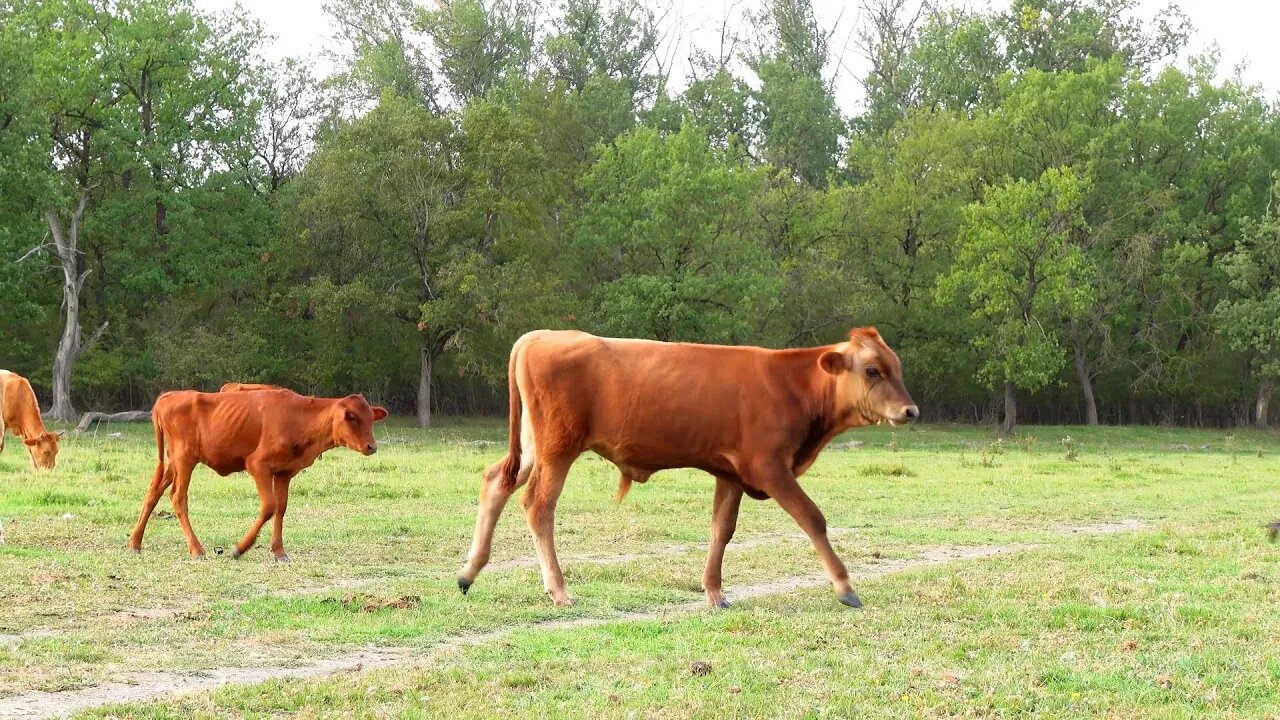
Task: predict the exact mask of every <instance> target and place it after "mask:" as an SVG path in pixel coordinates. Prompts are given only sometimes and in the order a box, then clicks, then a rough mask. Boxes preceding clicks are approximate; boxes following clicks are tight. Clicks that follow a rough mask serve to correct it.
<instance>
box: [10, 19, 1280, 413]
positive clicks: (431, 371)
mask: <svg viewBox="0 0 1280 720" xmlns="http://www.w3.org/2000/svg"><path fill="white" fill-rule="evenodd" d="M1136 7H1137V2H1136V0H1014V2H1013V4H1012V5H1011V6H1010V7H1008V8H1007V9H1003V10H995V11H989V12H972V11H968V10H956V9H933V8H930V7H927V6H926V7H924V8H922V9H919V11H918V12H917V5H916V4H913V3H907V2H906V0H868V3H867V4H866V6H865V7H864V8H863V9H862V13H861V17H862V19H863V24H862V25H861V26H860V27H859V28H858V30H857V34H856V38H855V42H854V43H853V44H852V45H851V46H850V47H849V48H844V47H843V46H842V45H841V44H840V43H839V42H834V40H835V39H836V38H837V36H836V35H835V31H834V30H833V29H831V28H828V27H824V26H822V25H821V24H820V23H819V22H818V21H817V20H816V19H815V17H814V13H813V9H812V7H811V5H810V2H809V0H765V2H764V3H763V5H761V6H759V7H757V8H755V9H754V10H749V11H746V12H743V13H741V14H740V15H738V16H734V17H730V18H726V22H725V26H724V32H722V33H720V34H719V35H720V38H721V42H720V43H719V44H718V46H717V47H713V48H695V49H694V50H693V51H692V52H691V53H690V54H689V56H688V57H687V58H684V57H681V58H678V59H677V58H675V57H673V52H672V47H673V46H672V44H671V43H672V38H671V37H670V36H667V35H664V33H663V26H662V23H660V22H659V16H658V13H659V12H660V11H659V10H658V9H656V8H652V7H648V6H646V5H643V4H640V3H638V2H636V1H635V0H564V1H563V2H562V4H561V5H560V6H559V7H558V8H555V9H554V10H547V9H544V8H542V7H541V6H540V5H539V4H537V3H534V2H532V1H531V0H445V1H444V2H440V3H435V2H432V3H422V4H418V3H415V2H413V1H412V0H332V2H330V3H328V4H327V5H326V7H325V10H326V12H327V13H328V16H329V18H330V20H331V25H332V28H333V31H334V38H333V41H332V43H331V48H332V52H333V55H334V57H335V58H336V67H337V70H336V72H334V73H333V74H332V75H330V76H327V77H317V76H316V73H315V71H314V70H313V69H312V66H310V65H309V64H308V63H307V62H305V61H288V62H285V63H280V64H273V63H268V62H265V61H263V60H262V59H261V50H262V48H263V46H264V37H263V33H262V30H261V29H260V28H259V27H258V26H257V25H256V24H255V23H254V22H253V21H252V20H251V19H249V18H246V17H243V16H236V15H210V14H207V13H204V12H201V11H199V10H197V9H196V8H195V7H193V5H192V4H191V2H190V0H0V258H2V259H3V262H2V263H0V366H5V367H8V368H9V369H13V370H16V371H19V372H22V373H24V374H27V375H28V376H30V377H31V378H32V380H33V382H34V383H35V384H36V386H37V388H38V390H39V391H40V392H41V394H42V395H45V396H46V397H47V398H52V405H51V408H52V412H53V414H54V415H55V416H56V417H60V418H70V417H73V416H74V415H75V413H76V410H77V408H81V409H84V408H85V407H90V408H92V409H107V408H115V407H123V406H128V407H145V406H147V405H148V404H149V403H150V401H151V400H152V399H153V398H154V397H155V395H156V394H157V393H158V392H160V391H162V390H164V389H167V388H174V387H198V388H215V387H216V386H217V385H219V384H220V383H222V382H223V381H226V380H230V379H234V380H240V381H263V382H272V383H282V384H286V385H290V386H293V387H296V388H298V389H301V390H304V391H310V392H314V393H323V394H332V393H345V392H350V391H354V390H360V391H363V392H365V393H366V394H367V395H369V396H370V397H371V398H374V399H376V400H377V401H379V402H382V403H387V404H390V405H392V406H393V407H396V408H399V409H400V410H402V411H407V410H411V409H412V410H414V411H416V413H417V415H418V417H419V419H420V421H421V422H422V423H424V424H426V423H429V422H430V417H431V413H432V412H433V411H444V412H448V413H472V412H501V411H502V408H503V407H504V404H503V402H502V397H503V394H504V392H505V385H504V383H503V380H504V377H505V372H506V355H507V350H508V348H509V347H510V343H511V342H512V341H513V340H514V339H515V338H516V337H517V336H518V335H519V334H521V333H522V332H524V331H526V330H528V329H532V328H537V327H576V328H582V329H584V330H588V331H590V332H595V333H601V334H608V335H615V336H638V337H649V338H656V339H661V340H689V341H699V342H715V343H752V344H762V345H767V346H796V345H806V344H819V343H826V342H833V341H836V340H838V339H840V338H841V337H842V335H843V333H844V332H845V331H846V330H847V329H848V327H850V326H851V325H855V324H857V325H861V324H875V325H877V326H878V327H879V328H880V330H881V332H882V333H883V334H884V335H885V336H886V337H887V339H888V340H889V341H890V342H891V344H893V345H894V346H895V347H897V348H898V349H899V351H900V354H901V356H902V359H903V362H904V365H905V366H906V368H907V372H908V384H909V386H910V387H911V388H912V390H913V393H914V394H915V396H916V398H917V400H918V401H919V403H920V405H921V407H922V409H923V411H924V413H925V416H926V418H931V419H960V420H972V421H989V420H991V421H994V420H1003V422H1004V423H1005V424H1006V426H1007V427H1012V424H1013V422H1014V421H1015V418H1016V419H1018V420H1022V421H1039V422H1091V423H1092V422H1098V421H1102V422H1162V423H1180V424H1181V423H1186V424H1211V425H1216V424H1234V423H1245V422H1252V421H1255V420H1256V421H1258V422H1264V421H1265V419H1266V405H1267V400H1268V398H1269V396H1270V395H1271V393H1272V391H1273V389H1274V387H1275V383H1276V380H1277V379H1280V221H1278V220H1277V218H1276V214H1277V213H1278V212H1280V207H1278V206H1277V205H1276V203H1275V201H1274V199H1273V196H1274V192H1275V180H1276V177H1275V176H1274V174H1273V173H1274V172H1275V170H1276V169H1277V167H1280V163H1278V160H1280V123H1278V120H1277V112H1276V107H1275V106H1274V105H1273V104H1272V103H1271V102H1269V101H1268V99H1267V98H1266V96H1265V94H1264V91H1263V90H1262V88H1259V87H1253V86H1249V85H1247V84H1245V83H1243V82H1242V81H1241V80H1239V79H1238V78H1236V77H1227V78H1226V79H1223V77H1222V76H1223V73H1222V72H1220V69H1219V68H1218V66H1217V61H1216V58H1215V57H1214V55H1213V54H1212V53H1210V54H1207V55H1203V56H1198V57H1194V58H1192V59H1191V60H1190V61H1181V62H1178V61H1176V59H1177V58H1179V57H1181V56H1182V55H1184V54H1185V52H1186V50H1187V47H1186V45H1187V38H1188V30H1189V26H1188V23H1187V21H1186V19H1185V18H1184V17H1183V16H1182V15H1181V14H1180V13H1179V12H1178V11H1177V10H1176V9H1175V8H1171V9H1169V10H1166V11H1164V12H1162V13H1161V14H1159V15H1157V16H1155V17H1139V16H1138V15H1137V14H1136ZM840 39H841V40H842V39H843V36H842V35H841V36H840ZM846 52H848V53H854V52H857V53H861V55H862V56H863V57H864V58H865V59H867V60H869V66H870V70H869V72H868V73H867V75H866V77H865V78H863V85H864V88H865V91H866V101H865V107H863V108H862V110H861V111H860V112H859V113H857V114H856V115H854V116H852V117H848V116H845V115H843V114H842V113H841V110H840V108H838V107H837V105H836V102H835V100H834V96H833V92H832V87H833V77H835V75H836V73H837V72H839V71H840V68H842V67H844V65H845V64H846V62H845V59H844V57H843V54H844V53H846ZM73 400H74V402H73Z"/></svg>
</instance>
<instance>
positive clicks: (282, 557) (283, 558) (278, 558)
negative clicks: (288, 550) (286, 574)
mask: <svg viewBox="0 0 1280 720" xmlns="http://www.w3.org/2000/svg"><path fill="white" fill-rule="evenodd" d="M276 562H278V563H281V564H284V565H287V564H289V563H291V562H293V561H292V560H290V559H289V556H288V555H277V556H276Z"/></svg>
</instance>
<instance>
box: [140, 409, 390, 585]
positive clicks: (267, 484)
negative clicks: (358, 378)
mask: <svg viewBox="0 0 1280 720" xmlns="http://www.w3.org/2000/svg"><path fill="white" fill-rule="evenodd" d="M386 416H387V411H386V410H384V409H382V408H380V407H370V406H369V403H368V402H365V399H364V396H362V395H348V396H347V397H344V398H315V397H306V396H304V395H298V394H297V393H294V392H293V391H291V390H260V391H253V392H227V393H202V392H195V391H194V390H179V391H176V392H167V393H164V394H163V395H161V396H160V397H159V398H158V399H157V400H156V404H155V407H154V408H152V410H151V422H152V423H153V424H154V425H155V429H156V451H157V454H158V455H159V458H158V462H157V463H156V471H155V474H154V475H153V476H152V478H151V487H150V488H149V489H148V490H147V495H146V498H145V499H144V500H143V501H142V514H141V515H140V516H138V524H137V526H136V527H134V529H133V534H132V535H130V536H129V549H131V550H133V551H134V552H141V551H142V534H143V532H145V531H146V529H147V520H148V519H149V518H150V517H151V511H152V510H154V509H155V507H156V503H157V502H159V500H160V496H161V495H162V494H163V493H164V491H165V488H167V487H169V486H170V485H172V486H173V490H172V491H171V493H170V495H169V499H170V500H171V502H172V503H173V514H174V515H176V516H177V518H178V522H179V523H180V524H181V525H182V532H183V534H184V535H186V537H187V551H188V552H190V553H191V555H193V556H195V557H201V556H203V555H204V547H203V546H201V545H200V541H199V540H198V539H196V534H195V533H194V532H193V531H192V530H191V521H190V520H189V519H188V518H187V486H188V485H189V484H190V483H191V471H192V470H194V469H195V466H196V465H197V464H198V463H204V464H205V465H207V466H209V467H210V468H212V469H213V471H214V472H216V473H218V474H219V475H224V476H225V475H230V474H231V473H233V472H240V471H241V470H248V471H249V474H250V475H252V476H253V480H254V482H255V483H257V485H258V497H259V498H260V499H261V501H262V503H261V508H260V510H259V512H258V519H257V521H256V522H255V523H254V524H253V527H252V528H250V529H249V532H248V533H247V534H245V536H244V539H243V540H241V541H240V543H239V544H238V545H236V549H235V552H234V553H232V557H237V558H238V557H240V556H241V555H243V554H244V553H246V552H248V550H249V548H251V547H253V543H254V542H255V541H256V540H257V539H258V532H259V531H261V530H262V526H263V525H264V524H266V522H267V521H268V520H271V519H272V518H275V523H274V525H273V526H272V532H271V552H272V554H273V555H275V558H276V560H278V561H280V562H289V556H288V555H287V554H286V553H285V551H284V540H283V538H282V537H281V533H282V531H283V525H284V513H285V509H286V508H287V507H288V505H289V482H290V481H291V480H293V477H294V476H295V475H297V474H298V473H299V472H301V471H302V470H304V469H306V468H307V467H309V466H310V465H311V464H312V463H313V462H315V461H316V458H318V457H320V455H321V454H323V453H324V452H325V451H326V450H329V449H330V448H335V447H338V446H343V447H348V448H351V449H352V450H355V451H356V452H360V453H363V454H365V455H372V454H374V453H375V452H377V451H378V443H377V442H376V441H375V440H374V437H373V424H374V423H375V422H378V421H379V420H382V419H383V418H385V417H386ZM166 443H168V449H169V461H168V463H167V464H166V463H165V444H166Z"/></svg>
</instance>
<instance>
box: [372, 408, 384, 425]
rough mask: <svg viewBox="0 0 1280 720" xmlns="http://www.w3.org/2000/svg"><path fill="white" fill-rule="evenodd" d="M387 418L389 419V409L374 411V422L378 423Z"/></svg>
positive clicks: (376, 409) (375, 409)
mask: <svg viewBox="0 0 1280 720" xmlns="http://www.w3.org/2000/svg"><path fill="white" fill-rule="evenodd" d="M386 417H387V409H386V408H383V407H375V408H374V409H373V421H374V422H378V421H379V420H382V419H385V418H386Z"/></svg>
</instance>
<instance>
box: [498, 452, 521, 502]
mask: <svg viewBox="0 0 1280 720" xmlns="http://www.w3.org/2000/svg"><path fill="white" fill-rule="evenodd" d="M517 452H519V451H518V450H517ZM519 471H520V456H519V455H518V454H516V455H513V454H511V453H510V452H508V453H507V456H506V457H504V458H502V467H501V468H499V469H498V474H499V477H501V478H502V489H503V490H506V491H507V492H514V491H515V489H516V475H517V473H519Z"/></svg>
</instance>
